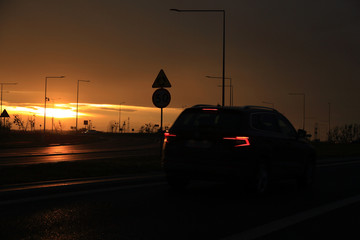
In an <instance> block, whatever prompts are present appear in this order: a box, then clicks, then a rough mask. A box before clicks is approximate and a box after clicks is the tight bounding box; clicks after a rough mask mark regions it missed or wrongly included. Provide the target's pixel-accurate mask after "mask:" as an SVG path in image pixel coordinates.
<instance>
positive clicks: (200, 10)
mask: <svg viewBox="0 0 360 240" xmlns="http://www.w3.org/2000/svg"><path fill="white" fill-rule="evenodd" d="M170 11H174V12H191V13H194V12H202V13H204V12H209V13H222V14H223V34H222V37H223V42H222V52H223V54H222V106H225V10H223V9H214V10H211V9H206V10H204V9H186V10H185V9H170Z"/></svg>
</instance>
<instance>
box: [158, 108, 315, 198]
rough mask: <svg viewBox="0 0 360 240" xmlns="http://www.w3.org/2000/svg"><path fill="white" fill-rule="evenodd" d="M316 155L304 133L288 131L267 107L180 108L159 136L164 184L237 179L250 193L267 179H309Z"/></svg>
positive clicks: (288, 126) (285, 122)
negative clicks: (165, 130)
mask: <svg viewBox="0 0 360 240" xmlns="http://www.w3.org/2000/svg"><path fill="white" fill-rule="evenodd" d="M315 161H316V154H315V150H314V148H313V147H312V146H311V145H310V144H309V142H308V141H307V140H306V132H305V131H304V130H299V131H298V132H297V131H296V130H295V129H294V127H293V126H292V124H291V123H290V122H289V120H287V119H286V118H285V117H284V116H283V115H282V114H280V113H279V112H278V111H276V110H274V109H272V108H266V107H257V106H244V107H219V106H212V105H196V106H193V107H191V108H187V109H185V110H184V111H183V112H182V113H181V114H180V116H179V117H178V118H177V120H176V121H175V122H174V124H173V126H172V127H171V128H170V129H169V131H168V132H166V133H165V140H164V147H163V155H162V164H163V167H164V170H165V173H166V177H167V180H168V183H169V184H170V185H171V186H173V187H176V188H183V187H185V186H186V185H187V184H188V183H189V181H190V180H193V179H214V180H231V181H234V180H241V181H240V182H242V183H245V184H246V186H248V187H250V189H252V190H253V191H255V192H256V193H263V192H265V191H266V189H267V186H268V182H269V180H270V179H271V180H273V179H278V178H296V179H297V181H298V183H299V185H300V186H303V187H306V186H309V185H310V184H311V183H312V181H313V173H314V169H315Z"/></svg>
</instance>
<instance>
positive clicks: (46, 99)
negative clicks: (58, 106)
mask: <svg viewBox="0 0 360 240" xmlns="http://www.w3.org/2000/svg"><path fill="white" fill-rule="evenodd" d="M64 77H65V76H55V77H45V104H44V105H45V106H44V133H45V129H46V102H47V101H49V98H48V97H47V96H46V91H47V80H48V78H64Z"/></svg>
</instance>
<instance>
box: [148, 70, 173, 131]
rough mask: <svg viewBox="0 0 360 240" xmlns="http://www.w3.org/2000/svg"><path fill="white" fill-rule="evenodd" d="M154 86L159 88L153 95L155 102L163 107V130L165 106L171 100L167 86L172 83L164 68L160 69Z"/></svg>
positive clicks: (161, 125) (161, 126) (159, 106)
mask: <svg viewBox="0 0 360 240" xmlns="http://www.w3.org/2000/svg"><path fill="white" fill-rule="evenodd" d="M152 87H153V88H158V89H156V90H155V92H154V93H153V96H152V101H153V104H154V105H155V106H156V107H158V108H160V109H161V122H160V131H161V132H162V131H163V108H165V107H167V106H168V105H169V103H170V100H171V95H170V92H169V91H168V90H167V89H165V88H170V87H171V84H170V82H169V80H168V78H167V77H166V75H165V72H164V70H162V69H161V70H160V72H159V74H158V76H157V77H156V79H155V81H154V83H153V85H152Z"/></svg>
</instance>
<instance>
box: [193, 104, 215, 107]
mask: <svg viewBox="0 0 360 240" xmlns="http://www.w3.org/2000/svg"><path fill="white" fill-rule="evenodd" d="M201 107H218V106H215V105H210V104H196V105H194V106H192V108H201Z"/></svg>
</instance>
